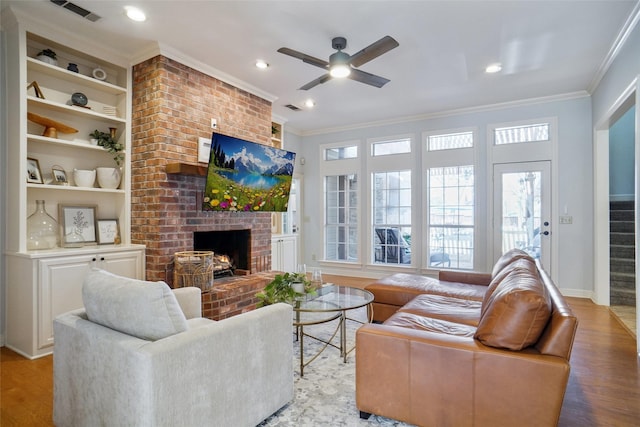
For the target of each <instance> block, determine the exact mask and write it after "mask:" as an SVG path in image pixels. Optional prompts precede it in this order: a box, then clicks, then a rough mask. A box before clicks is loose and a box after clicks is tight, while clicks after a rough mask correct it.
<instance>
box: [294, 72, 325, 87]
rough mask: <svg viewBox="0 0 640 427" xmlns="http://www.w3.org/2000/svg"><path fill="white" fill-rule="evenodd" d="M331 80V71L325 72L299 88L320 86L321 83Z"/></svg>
mask: <svg viewBox="0 0 640 427" xmlns="http://www.w3.org/2000/svg"><path fill="white" fill-rule="evenodd" d="M329 80H331V75H330V74H329V73H327V74H323V75H321V76H320V77H318V78H317V79H315V80H311V81H310V82H309V83H307V84H306V85H304V86H302V87H301V88H300V89H299V90H309V89H311V88H312V87H315V86H318V85H319V84H322V83H326V82H328V81H329Z"/></svg>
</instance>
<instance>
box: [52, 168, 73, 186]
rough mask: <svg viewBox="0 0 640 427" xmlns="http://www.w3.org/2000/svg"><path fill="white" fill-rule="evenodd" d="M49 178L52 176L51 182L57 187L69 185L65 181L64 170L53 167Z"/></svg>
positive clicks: (65, 174)
mask: <svg viewBox="0 0 640 427" xmlns="http://www.w3.org/2000/svg"><path fill="white" fill-rule="evenodd" d="M51 176H53V182H54V183H55V184H58V185H69V181H68V180H67V173H66V172H65V171H64V169H62V168H60V167H56V166H54V167H53V168H51Z"/></svg>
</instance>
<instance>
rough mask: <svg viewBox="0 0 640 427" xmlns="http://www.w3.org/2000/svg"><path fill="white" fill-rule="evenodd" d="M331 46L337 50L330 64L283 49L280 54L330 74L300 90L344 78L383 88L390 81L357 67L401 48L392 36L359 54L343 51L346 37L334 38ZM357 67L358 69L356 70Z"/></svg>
mask: <svg viewBox="0 0 640 427" xmlns="http://www.w3.org/2000/svg"><path fill="white" fill-rule="evenodd" d="M331 46H332V47H333V48H334V49H336V50H337V52H335V53H333V54H332V55H331V56H330V57H329V62H327V61H325V60H322V59H318V58H314V57H313V56H310V55H306V54H304V53H301V52H298V51H296V50H293V49H289V48H288V47H281V48H280V49H278V52H280V53H284V54H285V55H289V56H293V57H294V58H298V59H301V60H302V61H303V62H306V63H307V64H311V65H315V66H316V67H319V68H324V69H325V70H327V71H328V72H327V73H326V74H323V75H322V76H320V77H318V78H317V79H315V80H312V81H310V82H309V83H307V84H306V85H304V86H302V87H301V88H300V90H309V89H311V88H312V87H314V86H317V85H319V84H322V83H326V82H328V81H329V80H331V79H332V78H344V77H348V78H350V79H351V80H355V81H357V82H360V83H365V84H368V85H371V86H375V87H378V88H380V87H382V86H384V85H385V84H387V83H389V79H385V78H384V77H380V76H376V75H375V74H370V73H367V72H365V71H362V70H358V69H357V67H360V66H361V65H364V64H366V63H367V62H369V61H371V60H373V59H375V58H377V57H378V56H380V55H382V54H383V53H386V52H388V51H390V50H391V49H394V48H396V47H398V46H399V43H398V42H397V41H396V40H395V39H394V38H393V37H391V36H384V37H383V38H381V39H380V40H378V41H377V42H375V43H372V44H370V45H369V46H367V47H365V48H364V49H362V50H360V51H359V52H357V53H355V54H353V55H349V54H348V53H346V52H343V51H342V50H343V49H344V48H345V47H347V39H345V38H344V37H334V38H333V40H332V41H331ZM354 67H356V68H354Z"/></svg>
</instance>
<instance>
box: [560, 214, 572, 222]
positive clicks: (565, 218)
mask: <svg viewBox="0 0 640 427" xmlns="http://www.w3.org/2000/svg"><path fill="white" fill-rule="evenodd" d="M560 224H573V217H572V216H571V215H561V216H560Z"/></svg>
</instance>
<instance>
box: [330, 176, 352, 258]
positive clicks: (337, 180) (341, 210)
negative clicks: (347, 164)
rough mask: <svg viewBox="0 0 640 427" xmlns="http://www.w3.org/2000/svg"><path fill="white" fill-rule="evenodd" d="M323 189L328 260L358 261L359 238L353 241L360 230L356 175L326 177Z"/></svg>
mask: <svg viewBox="0 0 640 427" xmlns="http://www.w3.org/2000/svg"><path fill="white" fill-rule="evenodd" d="M324 188H325V198H324V200H325V211H326V215H325V221H326V223H325V259H327V260H334V261H337V260H342V261H346V260H350V261H355V260H357V247H358V246H357V238H356V239H353V233H356V230H357V208H358V205H357V200H358V197H357V192H356V175H354V174H351V175H336V176H326V177H325V186H324ZM356 234H357V233H356ZM356 237H357V236H356ZM354 254H355V255H356V256H354Z"/></svg>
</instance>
